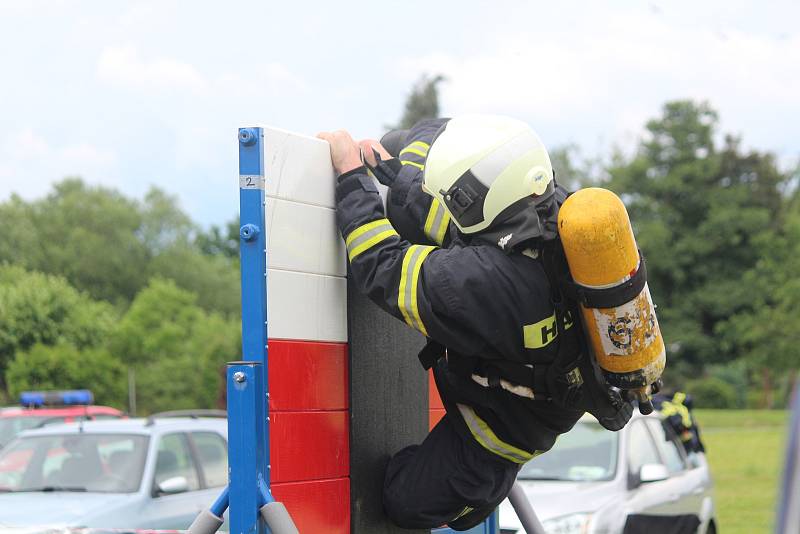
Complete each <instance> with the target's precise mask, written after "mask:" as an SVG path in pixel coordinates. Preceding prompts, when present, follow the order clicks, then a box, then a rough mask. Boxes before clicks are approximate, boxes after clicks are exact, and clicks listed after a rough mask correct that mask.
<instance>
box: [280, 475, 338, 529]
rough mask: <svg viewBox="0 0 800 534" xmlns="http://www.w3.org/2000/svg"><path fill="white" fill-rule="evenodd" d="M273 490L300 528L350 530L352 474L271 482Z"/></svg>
mask: <svg viewBox="0 0 800 534" xmlns="http://www.w3.org/2000/svg"><path fill="white" fill-rule="evenodd" d="M272 494H273V495H274V496H275V500H277V501H281V502H282V503H283V504H284V505H286V509H287V510H289V514H291V516H292V519H293V520H294V522H295V524H296V525H297V529H298V530H299V531H300V532H303V533H304V534H305V533H309V534H349V532H350V479H349V478H339V479H334V480H315V481H311V482H289V483H283V484H272Z"/></svg>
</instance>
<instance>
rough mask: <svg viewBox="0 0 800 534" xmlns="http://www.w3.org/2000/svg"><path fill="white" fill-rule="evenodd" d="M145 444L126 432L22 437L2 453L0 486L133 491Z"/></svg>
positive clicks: (142, 439) (11, 487)
mask: <svg viewBox="0 0 800 534" xmlns="http://www.w3.org/2000/svg"><path fill="white" fill-rule="evenodd" d="M147 442H148V438H147V436H138V435H128V434H67V435H52V436H35V437H25V438H20V439H17V440H16V441H14V442H13V443H11V444H9V445H8V446H7V447H6V448H5V449H3V451H2V452H0V488H3V489H4V490H6V491H53V490H56V489H58V490H63V491H93V492H103V493H132V492H135V491H136V490H138V489H139V484H140V482H141V480H142V471H143V468H144V459H145V457H146V455H147Z"/></svg>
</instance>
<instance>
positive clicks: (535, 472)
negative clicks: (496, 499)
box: [500, 412, 717, 534]
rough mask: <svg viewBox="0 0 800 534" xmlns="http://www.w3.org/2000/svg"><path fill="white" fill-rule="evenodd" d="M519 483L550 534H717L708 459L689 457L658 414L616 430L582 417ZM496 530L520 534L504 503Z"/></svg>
mask: <svg viewBox="0 0 800 534" xmlns="http://www.w3.org/2000/svg"><path fill="white" fill-rule="evenodd" d="M517 480H518V481H519V483H520V485H521V486H522V488H523V489H524V491H525V494H526V495H527V497H528V500H529V501H530V503H531V505H532V506H533V509H534V511H535V512H536V514H537V515H538V517H539V520H540V521H541V522H542V526H544V529H545V531H546V532H547V534H623V533H627V532H652V533H656V532H663V531H664V528H665V525H669V528H671V529H673V530H669V532H692V533H694V532H696V533H697V534H715V533H716V532H717V521H716V515H715V509H714V498H713V489H712V488H713V483H712V480H711V474H710V471H709V468H708V463H707V462H706V459H705V455H703V454H702V453H700V454H697V453H692V454H691V455H687V454H686V453H685V451H684V448H683V446H682V445H681V443H680V441H679V440H678V438H677V437H676V436H675V435H674V432H673V431H672V430H671V429H670V428H669V427H668V426H667V425H665V424H664V423H663V422H662V420H661V419H660V418H659V416H658V415H657V412H654V413H653V414H651V415H649V416H643V415H640V414H638V413H636V414H634V416H633V417H632V418H631V421H630V422H629V423H628V425H626V427H625V428H624V429H622V430H621V431H619V432H610V431H608V430H606V429H604V428H603V427H602V426H600V424H599V423H598V422H597V420H595V419H594V418H593V417H591V416H589V415H586V416H584V417H583V418H581V420H580V421H579V422H578V423H577V424H576V425H575V427H574V428H573V429H572V430H571V431H570V432H568V433H567V434H564V435H562V436H560V437H559V439H558V441H557V442H556V444H555V446H554V447H553V448H552V450H550V451H549V452H548V453H546V454H544V455H542V456H539V457H536V458H534V459H533V460H531V461H530V462H528V463H527V464H525V465H524V466H523V467H522V469H521V470H520V473H519V476H518V477H517ZM500 532H501V534H524V532H525V531H524V530H523V528H522V526H521V524H520V522H519V519H518V518H517V515H516V513H515V512H514V509H513V507H512V506H511V504H510V503H509V501H508V499H506V500H505V501H503V503H502V504H501V505H500Z"/></svg>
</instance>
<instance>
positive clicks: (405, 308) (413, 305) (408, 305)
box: [397, 245, 436, 336]
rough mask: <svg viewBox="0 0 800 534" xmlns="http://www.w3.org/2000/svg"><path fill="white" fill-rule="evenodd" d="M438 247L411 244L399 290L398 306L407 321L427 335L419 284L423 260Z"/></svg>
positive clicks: (406, 254) (407, 251)
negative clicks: (419, 297)
mask: <svg viewBox="0 0 800 534" xmlns="http://www.w3.org/2000/svg"><path fill="white" fill-rule="evenodd" d="M435 248H436V247H431V246H427V245H411V246H410V247H408V250H406V253H405V256H403V271H402V274H401V275H400V287H399V288H398V291H397V307H398V308H400V312H401V313H402V314H403V319H405V321H406V323H407V324H408V325H409V326H410V327H412V328H416V329H417V330H419V331H420V332H422V333H423V334H425V335H426V336H427V335H428V331H427V329H426V328H425V325H424V324H422V319H420V316H419V306H418V305H417V286H418V285H419V272H420V270H421V269H422V262H423V261H425V258H426V257H427V256H428V254H430V253H431V252H432V251H433V250H434V249H435Z"/></svg>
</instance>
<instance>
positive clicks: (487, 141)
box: [423, 115, 555, 236]
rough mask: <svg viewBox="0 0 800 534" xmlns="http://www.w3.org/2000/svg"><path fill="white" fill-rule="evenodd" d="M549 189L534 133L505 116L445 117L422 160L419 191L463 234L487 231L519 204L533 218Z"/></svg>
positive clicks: (545, 161) (545, 160) (545, 159)
mask: <svg viewBox="0 0 800 534" xmlns="http://www.w3.org/2000/svg"><path fill="white" fill-rule="evenodd" d="M554 188H555V184H554V177H553V167H552V165H551V164H550V156H549V155H548V154H547V150H546V149H545V147H544V145H543V144H542V142H541V140H540V139H539V137H538V136H537V135H536V132H534V131H533V130H532V129H531V127H530V126H528V125H527V124H525V123H524V122H522V121H518V120H516V119H511V118H508V117H500V116H495V115H465V116H461V117H456V118H454V119H451V120H450V121H448V122H447V123H446V124H445V125H444V126H443V127H442V130H441V131H440V132H439V133H438V135H437V137H436V138H435V139H434V141H433V143H432V144H431V147H430V150H429V151H428V157H427V160H426V162H425V174H424V181H423V189H424V190H425V191H426V192H428V193H429V194H430V195H432V196H434V197H435V198H437V199H438V200H439V202H441V203H442V205H443V206H445V207H446V209H447V211H448V212H449V213H450V216H451V217H452V219H453V222H454V223H455V224H456V226H458V228H459V229H460V230H461V231H462V232H463V233H465V234H475V233H478V232H482V231H484V230H487V229H488V228H490V227H492V226H493V225H495V226H496V225H497V224H500V223H503V222H504V221H507V220H509V219H510V218H511V217H514V216H515V215H517V214H518V213H520V212H521V211H523V210H524V209H525V208H532V210H530V211H533V212H534V213H533V215H534V218H535V211H536V209H537V206H538V205H539V204H542V203H545V202H548V201H550V200H551V199H552V198H553V196H554V195H553V192H554ZM536 225H537V226H538V225H539V224H538V221H537V224H536ZM528 233H530V232H528ZM534 233H536V232H534ZM542 233H543V232H541V231H540V232H539V235H540V236H541V235H542Z"/></svg>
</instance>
